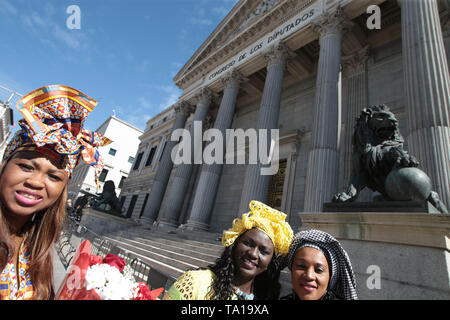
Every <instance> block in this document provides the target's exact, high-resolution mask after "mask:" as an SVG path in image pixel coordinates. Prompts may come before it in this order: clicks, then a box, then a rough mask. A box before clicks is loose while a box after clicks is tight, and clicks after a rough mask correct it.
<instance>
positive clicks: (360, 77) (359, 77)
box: [339, 47, 371, 201]
mask: <svg viewBox="0 0 450 320" xmlns="http://www.w3.org/2000/svg"><path fill="white" fill-rule="evenodd" d="M368 58H369V54H368V47H364V48H362V49H361V50H359V51H357V52H355V53H354V54H352V55H350V56H346V57H342V122H343V124H344V130H343V131H342V133H341V141H340V143H339V191H341V190H344V189H345V188H346V187H347V186H348V184H349V183H350V178H351V173H352V167H353V163H352V162H353V160H352V155H353V147H352V138H353V133H354V128H355V124H356V118H357V117H358V116H359V115H360V113H361V110H362V109H363V108H365V107H367V106H368V104H369V99H368V95H367V87H366V83H367V72H366V63H367V60H368ZM366 189H368V188H366ZM370 197H371V192H368V191H366V192H364V191H363V192H362V193H360V194H359V196H358V200H359V201H365V200H367V201H369V200H370Z"/></svg>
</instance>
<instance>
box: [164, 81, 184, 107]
mask: <svg viewBox="0 0 450 320" xmlns="http://www.w3.org/2000/svg"><path fill="white" fill-rule="evenodd" d="M160 88H161V90H162V91H164V92H165V93H166V94H167V97H166V98H165V99H164V100H163V101H162V102H161V103H160V104H159V108H160V111H162V110H164V109H166V108H168V107H170V106H171V105H173V104H174V103H175V102H177V101H178V98H179V97H180V95H181V90H180V89H178V87H176V86H174V85H172V86H162V87H160Z"/></svg>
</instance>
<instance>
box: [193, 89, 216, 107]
mask: <svg viewBox="0 0 450 320" xmlns="http://www.w3.org/2000/svg"><path fill="white" fill-rule="evenodd" d="M215 96H216V94H215V93H214V92H213V91H212V90H211V89H209V88H208V87H201V88H200V89H198V91H197V92H196V93H195V99H196V100H197V103H202V104H207V103H210V102H211V101H212V99H213V98H214V97H215Z"/></svg>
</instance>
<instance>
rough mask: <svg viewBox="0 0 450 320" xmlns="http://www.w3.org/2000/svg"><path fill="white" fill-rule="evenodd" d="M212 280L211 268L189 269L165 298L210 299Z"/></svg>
mask: <svg viewBox="0 0 450 320" xmlns="http://www.w3.org/2000/svg"><path fill="white" fill-rule="evenodd" d="M212 280H213V273H212V272H211V271H210V270H195V271H187V272H185V273H184V274H183V275H181V276H180V277H179V278H178V279H177V281H175V282H174V284H173V285H172V286H171V287H170V288H169V290H168V291H167V292H166V293H165V295H164V297H163V300H210V299H209V298H208V296H209V293H210V289H211V284H212Z"/></svg>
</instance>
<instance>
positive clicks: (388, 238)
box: [300, 212, 450, 300]
mask: <svg viewBox="0 0 450 320" xmlns="http://www.w3.org/2000/svg"><path fill="white" fill-rule="evenodd" d="M300 216H301V218H302V220H303V227H302V228H301V229H302V230H306V229H319V230H323V231H325V232H328V233H330V234H331V235H333V236H334V237H335V238H337V239H338V240H339V241H340V243H341V244H342V246H343V247H344V249H345V250H346V251H347V253H348V255H349V257H350V260H351V262H352V267H353V271H354V273H355V276H356V284H357V293H358V297H359V298H360V299H362V300H367V299H379V300H381V299H383V300H391V299H419V300H424V299H450V253H449V249H450V216H447V215H441V214H432V215H430V214H426V213H381V212H373V213H356V212H355V213H353V212H346V213H343V212H339V213H331V212H330V213H320V214H318V213H300Z"/></svg>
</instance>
